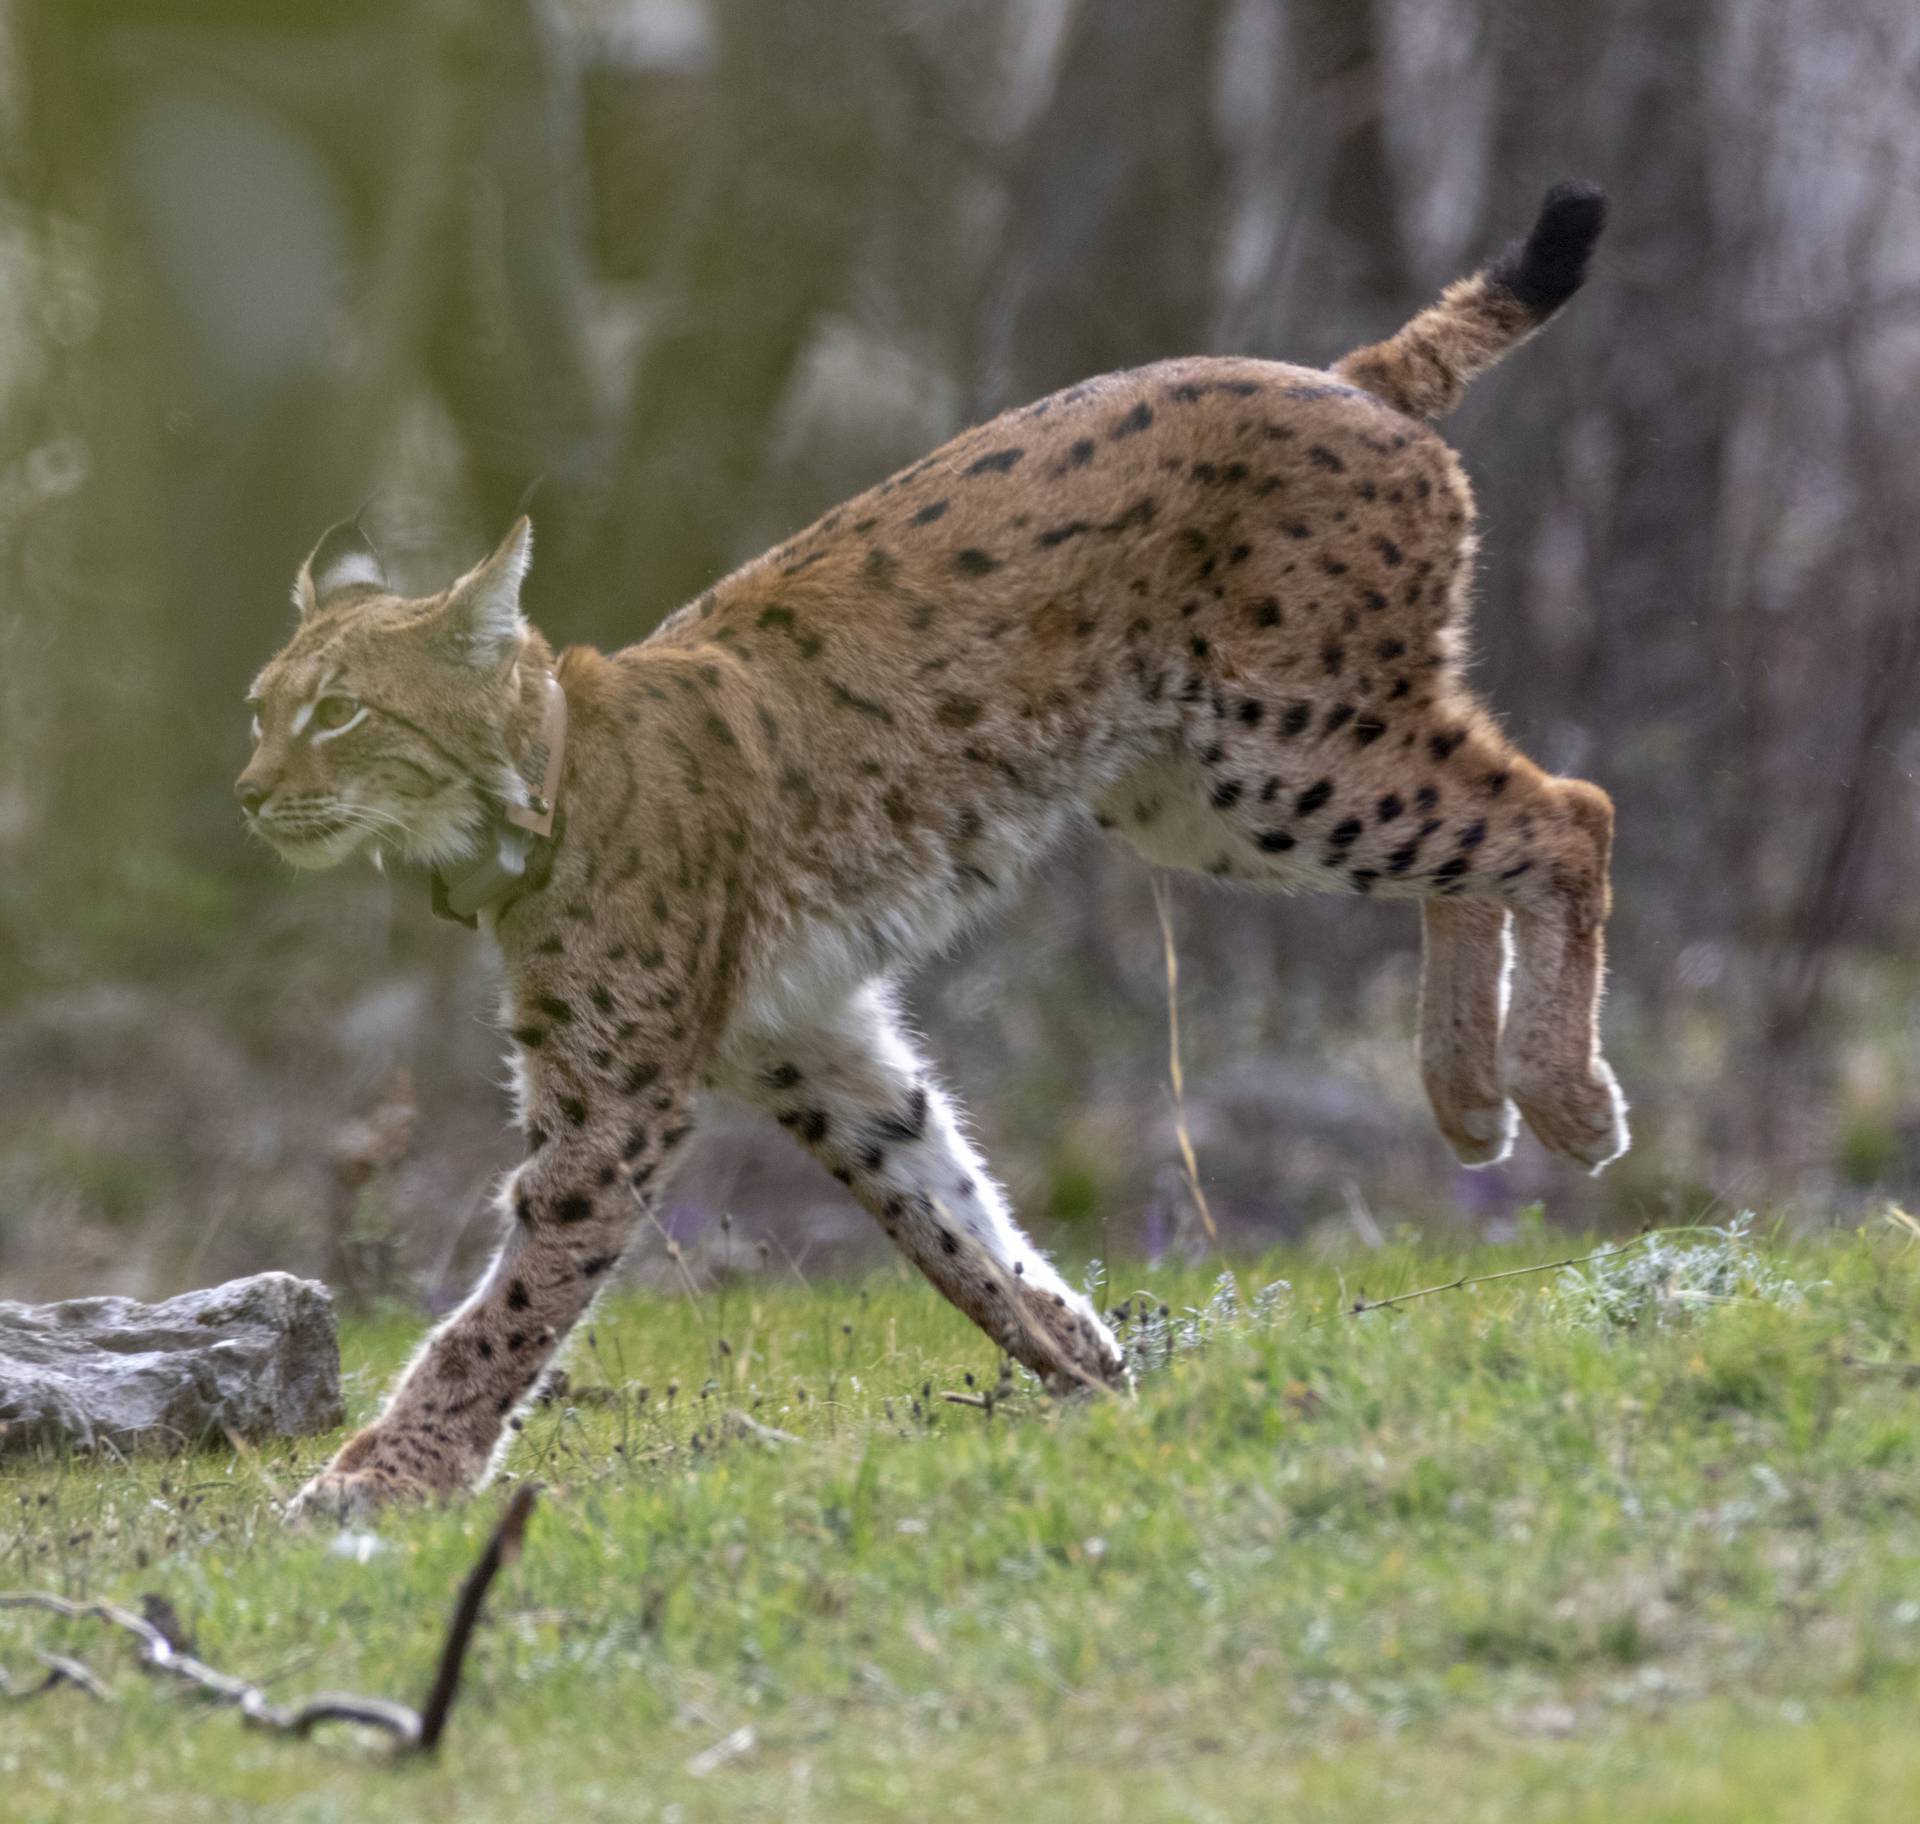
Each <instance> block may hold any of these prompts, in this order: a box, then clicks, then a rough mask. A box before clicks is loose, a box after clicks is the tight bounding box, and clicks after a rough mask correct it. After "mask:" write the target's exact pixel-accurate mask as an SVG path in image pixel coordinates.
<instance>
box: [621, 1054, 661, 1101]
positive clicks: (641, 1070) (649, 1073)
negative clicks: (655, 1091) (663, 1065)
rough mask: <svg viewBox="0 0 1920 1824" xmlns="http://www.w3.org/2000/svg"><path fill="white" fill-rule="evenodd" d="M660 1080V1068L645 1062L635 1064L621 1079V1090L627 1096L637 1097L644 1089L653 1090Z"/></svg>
mask: <svg viewBox="0 0 1920 1824" xmlns="http://www.w3.org/2000/svg"><path fill="white" fill-rule="evenodd" d="M659 1080H660V1066H659V1065H658V1064H653V1063H648V1062H646V1061H644V1060H643V1061H642V1062H640V1063H638V1064H635V1065H634V1066H633V1067H632V1068H631V1069H630V1070H629V1071H628V1072H627V1074H626V1076H625V1077H623V1078H622V1079H621V1082H620V1088H621V1091H622V1093H623V1094H625V1095H629V1096H637V1095H638V1094H639V1093H640V1092H641V1091H642V1090H643V1089H648V1088H651V1087H652V1085H653V1084H655V1083H657V1082H658V1081H659Z"/></svg>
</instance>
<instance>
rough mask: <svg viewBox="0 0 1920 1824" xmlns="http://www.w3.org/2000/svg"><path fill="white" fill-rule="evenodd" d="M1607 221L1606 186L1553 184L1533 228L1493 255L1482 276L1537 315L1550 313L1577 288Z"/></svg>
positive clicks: (1541, 316) (1584, 276) (1584, 274)
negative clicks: (1494, 258)
mask: <svg viewBox="0 0 1920 1824" xmlns="http://www.w3.org/2000/svg"><path fill="white" fill-rule="evenodd" d="M1606 225H1607V197H1606V192H1605V191H1604V190H1602V189H1601V188H1600V187H1599V186H1598V185H1597V184H1555V185H1554V187H1553V188H1552V189H1551V190H1549V191H1548V192H1547V195H1546V200H1545V201H1544V202H1543V203H1541V205H1540V215H1539V218H1538V220H1536V221H1535V222H1534V224H1533V231H1532V233H1530V234H1529V235H1528V236H1527V238H1526V239H1525V240H1524V241H1515V242H1514V243H1513V245H1512V246H1510V247H1509V248H1508V249H1507V250H1506V252H1505V253H1503V254H1502V255H1501V256H1500V257H1499V258H1498V259H1497V260H1495V261H1494V263H1493V264H1492V266H1490V267H1489V268H1488V269H1487V277H1488V278H1489V279H1490V280H1491V281H1492V282H1493V283H1494V284H1495V285H1499V286H1501V287H1503V288H1504V289H1505V290H1507V291H1509V292H1511V293H1512V294H1513V295H1514V297H1516V298H1518V299H1519V300H1520V302H1521V303H1522V304H1524V305H1525V306H1526V308H1527V309H1528V310H1529V311H1531V312H1532V313H1533V314H1534V315H1535V316H1536V317H1540V318H1545V317H1550V316H1551V315H1552V314H1553V313H1554V312H1555V311H1556V310H1558V309H1559V308H1560V306H1561V305H1562V304H1564V303H1565V302H1566V301H1567V300H1568V299H1569V298H1570V297H1572V296H1573V294H1574V293H1575V292H1576V291H1578V290H1579V289H1580V286H1581V282H1582V281H1583V280H1584V279H1585V278H1586V276H1587V256H1588V255H1589V254H1591V253H1592V252H1593V244H1594V242H1595V241H1597V240H1598V239H1599V238H1600V230H1601V229H1602V228H1604V227H1605V226H1606Z"/></svg>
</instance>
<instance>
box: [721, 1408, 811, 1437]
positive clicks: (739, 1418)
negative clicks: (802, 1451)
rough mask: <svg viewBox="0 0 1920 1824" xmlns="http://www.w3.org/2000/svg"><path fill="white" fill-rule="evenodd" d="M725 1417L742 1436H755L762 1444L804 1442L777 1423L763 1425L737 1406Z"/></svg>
mask: <svg viewBox="0 0 1920 1824" xmlns="http://www.w3.org/2000/svg"><path fill="white" fill-rule="evenodd" d="M727 1418H728V1419H729V1420H730V1421H731V1422H732V1424H733V1425H734V1427H735V1428H736V1429H737V1430H738V1431H739V1432H740V1434H741V1435H742V1436H743V1437H748V1438H757V1439H759V1441H760V1442H761V1443H762V1444H804V1443H805V1442H806V1439H805V1438H802V1437H796V1436H795V1435H794V1433H792V1432H790V1431H782V1430H781V1429H780V1427H779V1426H778V1425H763V1424H762V1423H761V1422H760V1421H759V1420H758V1419H756V1418H755V1417H754V1416H753V1415H752V1414H751V1413H747V1412H742V1411H741V1410H740V1408H739V1407H738V1406H736V1407H734V1408H733V1410H732V1411H731V1412H729V1413H728V1414H727Z"/></svg>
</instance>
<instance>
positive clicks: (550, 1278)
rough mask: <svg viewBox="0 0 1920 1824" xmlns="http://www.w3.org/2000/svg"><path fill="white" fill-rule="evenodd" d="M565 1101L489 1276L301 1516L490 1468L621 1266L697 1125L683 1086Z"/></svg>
mask: <svg viewBox="0 0 1920 1824" xmlns="http://www.w3.org/2000/svg"><path fill="white" fill-rule="evenodd" d="M639 1074H643V1073H638V1072H636V1073H635V1075H636V1076H637V1075H639ZM558 1101H559V1102H560V1105H561V1106H560V1108H559V1110H558V1119H559V1126H558V1128H557V1129H554V1130H547V1131H546V1132H545V1133H544V1134H543V1133H542V1132H541V1130H540V1128H539V1127H538V1126H536V1130H535V1131H536V1138H538V1139H540V1142H541V1143H540V1144H539V1145H538V1146H537V1147H536V1149H535V1151H534V1153H533V1155H532V1157H530V1158H529V1159H528V1160H527V1161H526V1163H525V1164H523V1165H522V1166H521V1167H520V1168H519V1170H518V1171H516V1172H515V1173H514V1174H513V1176H512V1177H511V1178H510V1179H509V1180H508V1182H507V1185H506V1187H505V1190H504V1192H503V1194H502V1202H503V1204H504V1206H505V1223H506V1234H505V1238H504V1239H503V1241H502V1242H501V1245H500V1251H499V1252H498V1253H497V1254H496V1255H495V1256H494V1258H493V1262H492V1264H491V1266H489V1267H488V1269H487V1272H486V1276H485V1277H484V1278H483V1279H482V1281H481V1282H480V1285H479V1286H478V1287H477V1288H476V1289H475V1291H474V1292H473V1294H472V1296H471V1297H470V1298H468V1300H467V1302H466V1303H465V1304H464V1305H462V1306H461V1307H460V1309H459V1310H458V1311H456V1312H455V1313H454V1314H453V1315H452V1316H451V1317H450V1318H448V1319H447V1321H446V1322H445V1323H443V1324H442V1325H441V1326H440V1327H439V1328H438V1329H437V1330H436V1331H434V1333H433V1334H432V1336H430V1337H429V1338H428V1339H427V1342H426V1346H425V1347H424V1348H423V1349H422V1350H421V1351H420V1353H419V1354H418V1355H417V1356H416V1357H415V1358H414V1360H413V1363H412V1365H411V1366H410V1367H409V1368H408V1369H407V1371H406V1373H405V1374H404V1375H403V1376H402V1377H401V1380H400V1382H399V1385H398V1386H396V1387H395V1389H394V1391H393V1394H392V1396H391V1397H390V1398H389V1400H388V1401H387V1405H386V1408H385V1410H384V1411H383V1412H382V1413H381V1414H380V1416H379V1418H377V1419H376V1420H375V1421H374V1422H373V1423H372V1424H371V1425H369V1426H368V1427H367V1428H366V1429H365V1430H364V1431H362V1432H360V1433H358V1434H357V1435H356V1436H355V1437H352V1438H350V1439H349V1440H348V1441H347V1443H346V1444H345V1445H344V1446H343V1447H342V1449H341V1451H340V1453H339V1455H338V1456H336V1457H335V1458H334V1460H333V1462H332V1463H330V1464H329V1465H328V1466H327V1467H326V1469H324V1470H323V1471H321V1473H320V1474H319V1475H318V1476H316V1477H315V1478H314V1479H313V1481H311V1482H310V1483H309V1484H308V1485H307V1486H306V1488H304V1489H303V1490H302V1491H301V1492H300V1495H299V1497H298V1498H297V1500H296V1501H295V1503H294V1508H293V1510H292V1511H294V1512H301V1511H307V1510H315V1509H317V1510H320V1511H323V1512H338V1513H342V1514H345V1513H349V1512H364V1511H367V1510H370V1509H372V1508H375V1507H378V1506H380V1505H382V1504H384V1503H385V1502H388V1501H391V1500H395V1499H401V1498H410V1497H411V1498H417V1497H420V1496H425V1495H436V1494H440V1495H444V1494H452V1493H455V1492H457V1491H458V1490H461V1489H464V1488H468V1487H471V1486H472V1485H473V1484H474V1483H475V1482H477V1481H479V1480H480V1479H481V1478H482V1477H483V1476H484V1475H485V1474H486V1472H487V1470H488V1468H489V1466H490V1465H491V1463H492V1461H493V1458H494V1455H495V1452H496V1450H497V1449H498V1448H499V1446H500V1444H501V1442H502V1440H503V1439H504V1438H505V1436H506V1435H507V1421H508V1418H509V1415H510V1414H511V1413H512V1411H513V1409H514V1408H515V1407H516V1406H517V1405H519V1404H520V1403H521V1401H523V1400H524V1399H526V1397H527V1396H528V1395H529V1394H530V1393H532V1392H533V1390H534V1388H535V1386H536V1385H537V1384H538V1381H539V1378H540V1375H541V1372H542V1370H543V1369H545V1367H546V1366H547V1364H548V1363H549V1362H550V1361H551V1360H552V1359H553V1356H554V1354H555V1352H556V1351H557V1350H558V1349H559V1347H560V1345H561V1343H562V1342H563V1341H564V1340H565V1337H566V1335H567V1332H568V1331H569V1330H571V1329H572V1328H573V1326H574V1324H575V1323H576V1322H577V1321H578V1320H579V1318H580V1317H581V1315H582V1314H583V1313H584V1312H585V1311H586V1309H587V1307H588V1306H589V1305H590V1304H591V1303H592V1302H593V1299H594V1296H595V1294H596V1293H597V1292H598V1291H599V1289H600V1287H601V1285H602V1284H604V1283H605V1280H606V1276H607V1274H608V1273H609V1272H610V1271H611V1270H612V1269H613V1267H614V1266H615V1265H616V1264H617V1263H618V1261H619V1259H620V1256H621V1254H622V1252H623V1251H624V1250H625V1248H626V1245H627V1242H628V1240H629V1238H630V1236H631V1234H632V1230H633V1227H634V1224H635V1221H636V1219H637V1218H638V1216H639V1214H640V1211H641V1208H642V1199H644V1198H646V1197H647V1196H649V1195H650V1194H651V1193H652V1191H653V1189H654V1187H655V1185H656V1183H657V1181H658V1179H659V1178H660V1176H661V1175H662V1173H663V1172H664V1171H665V1170H666V1168H667V1167H668V1166H669V1165H670V1164H671V1162H672V1159H673V1156H674V1154H675V1153H676V1151H677V1150H678V1148H679V1146H680V1143H681V1141H682V1139H683V1138H684V1137H685V1135H686V1132H687V1124H686V1118H685V1109H686V1105H687V1098H686V1095H685V1094H684V1093H683V1092H681V1091H679V1090H676V1089H668V1088H651V1089H649V1090H648V1091H647V1092H645V1093H644V1094H641V1093H623V1092H618V1091H614V1090H612V1089H611V1088H609V1090H608V1091H607V1092H606V1093H604V1095H603V1098H602V1100H601V1102H600V1104H599V1106H598V1107H597V1108H596V1107H593V1106H591V1105H589V1103H588V1102H587V1100H586V1098H585V1097H584V1096H582V1095H579V1094H567V1095H564V1096H562V1097H560V1098H558ZM575 1112H577V1113H579V1114H580V1117H581V1119H580V1120H579V1122H578V1123H575V1122H574V1121H573V1120H572V1119H571V1116H572V1115H573V1114H574V1113H575Z"/></svg>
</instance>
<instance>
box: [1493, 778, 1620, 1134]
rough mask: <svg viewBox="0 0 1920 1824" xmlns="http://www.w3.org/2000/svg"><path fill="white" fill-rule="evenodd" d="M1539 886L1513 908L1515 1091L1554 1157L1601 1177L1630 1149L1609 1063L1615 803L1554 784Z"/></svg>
mask: <svg viewBox="0 0 1920 1824" xmlns="http://www.w3.org/2000/svg"><path fill="white" fill-rule="evenodd" d="M1538 802H1539V806H1540V810H1539V814H1538V827H1539V837H1538V841H1539V846H1540V848H1541V850H1542V851H1543V853H1542V856H1541V859H1542V861H1544V863H1545V864H1546V865H1544V866H1540V867H1534V868H1530V869H1529V871H1528V876H1527V877H1526V879H1525V880H1524V881H1521V882H1516V883H1515V884H1516V885H1523V884H1525V885H1528V886H1529V888H1530V890H1529V891H1528V892H1526V893H1525V894H1524V895H1521V896H1519V897H1517V898H1516V899H1515V902H1514V938H1515V950H1516V961H1515V969H1514V977H1513V1004H1512V1007H1511V1009H1510V1011H1509V1014H1508V1018H1507V1027H1506V1032H1505V1035H1504V1038H1503V1041H1502V1045H1501V1070H1502V1076H1503V1079H1504V1081H1505V1084H1506V1089H1507V1093H1508V1094H1509V1095H1511V1096H1512V1097H1513V1099H1514V1101H1515V1102H1516V1103H1518V1104H1519V1107H1520V1112H1521V1114H1522V1115H1523V1116H1525V1118H1526V1123H1527V1125H1528V1126H1529V1127H1530V1128H1532V1129H1533V1131H1534V1133H1535V1134H1536V1135H1537V1136H1538V1137H1539V1140H1540V1142H1541V1144H1542V1145H1543V1146H1545V1147H1547V1148H1548V1149H1549V1150H1550V1151H1552V1152H1556V1153H1559V1154H1561V1155H1562V1156H1564V1157H1565V1158H1568V1159H1572V1160H1575V1161H1576V1162H1578V1163H1579V1164H1581V1165H1584V1166H1586V1167H1587V1168H1588V1169H1589V1170H1591V1171H1596V1172H1597V1171H1598V1170H1599V1169H1600V1168H1601V1167H1602V1166H1604V1165H1605V1164H1607V1162H1608V1161H1609V1160H1612V1159H1616V1158H1618V1157H1619V1155H1620V1154H1621V1153H1623V1152H1625V1151H1626V1149H1627V1140H1628V1136H1627V1104H1626V1099H1625V1098H1624V1097H1623V1096H1622V1095H1621V1093H1620V1085H1619V1084H1618V1082H1617V1081H1616V1080H1615V1078H1614V1074H1613V1072H1612V1070H1611V1069H1610V1068H1609V1067H1608V1065H1607V1062H1606V1060H1605V1059H1604V1058H1603V1057H1602V1056H1601V1055H1600V994H1601V985H1602V973H1603V968H1604V960H1605V945H1604V938H1603V931H1604V927H1605V923H1606V916H1607V909H1608V905H1609V902H1610V897H1611V889H1610V886H1609V880H1608V869H1609V863H1610V859H1611V853H1612V847H1613V805H1612V802H1611V801H1610V800H1609V799H1608V797H1607V795H1606V793H1605V792H1603V791H1601V790H1600V789H1599V787H1598V786H1593V785H1588V784H1587V783H1586V782H1585V781H1584V780H1580V779H1545V780H1542V781H1541V788H1540V792H1539V794H1538Z"/></svg>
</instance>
